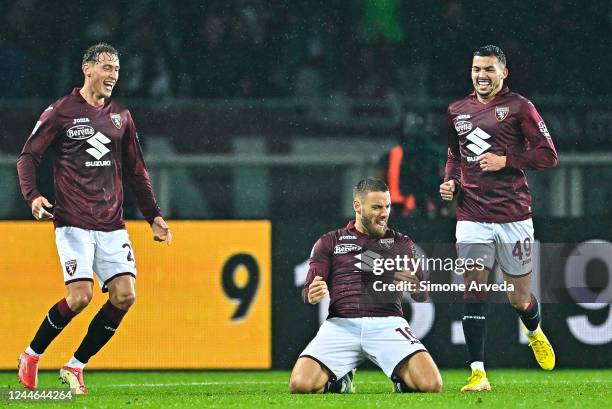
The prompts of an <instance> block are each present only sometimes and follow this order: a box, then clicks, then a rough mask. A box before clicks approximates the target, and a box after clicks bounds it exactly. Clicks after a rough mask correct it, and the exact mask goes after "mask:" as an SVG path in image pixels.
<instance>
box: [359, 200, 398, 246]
mask: <svg viewBox="0 0 612 409" xmlns="http://www.w3.org/2000/svg"><path fill="white" fill-rule="evenodd" d="M390 210H391V196H390V195H389V192H369V193H368V194H367V196H365V197H364V198H363V199H362V200H361V214H359V213H358V214H357V217H359V218H360V220H361V224H362V225H363V227H364V228H365V229H366V230H367V232H368V234H369V235H371V236H378V237H381V236H384V235H385V232H386V231H387V223H388V222H389V212H390Z"/></svg>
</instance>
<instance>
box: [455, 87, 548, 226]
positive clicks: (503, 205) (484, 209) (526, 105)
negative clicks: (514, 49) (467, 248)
mask: <svg viewBox="0 0 612 409" xmlns="http://www.w3.org/2000/svg"><path fill="white" fill-rule="evenodd" d="M447 115H448V160H447V162H446V172H445V178H444V180H449V179H453V180H455V183H456V184H457V185H458V188H459V190H458V201H457V220H469V221H476V222H489V223H508V222H515V221H520V220H525V219H528V218H530V217H531V193H530V192H529V186H528V185H527V178H526V176H525V170H540V169H546V168H549V167H553V166H555V165H556V164H557V152H556V150H555V146H554V145H553V142H552V139H551V136H550V134H549V132H548V129H547V128H546V124H545V123H544V121H543V120H542V117H540V114H539V113H538V111H537V110H536V108H535V107H534V106H533V104H532V103H531V101H529V100H528V99H526V98H525V97H523V96H521V95H519V94H516V93H514V92H510V90H509V89H508V88H507V87H504V88H503V89H502V90H501V91H500V92H499V93H498V94H497V95H496V96H495V98H494V99H493V100H492V101H490V102H489V103H487V104H484V103H482V102H480V101H479V100H478V98H477V97H476V94H475V93H474V92H472V93H471V94H470V95H469V96H468V97H467V98H464V99H462V100H459V101H456V102H454V103H452V104H451V105H449V107H448V113H447ZM487 152H491V153H493V154H495V155H501V156H506V167H505V168H503V169H501V170H499V171H496V172H484V171H482V170H481V169H480V164H479V160H478V158H479V156H480V155H482V154H484V153H487Z"/></svg>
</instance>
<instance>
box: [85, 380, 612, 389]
mask: <svg viewBox="0 0 612 409" xmlns="http://www.w3.org/2000/svg"><path fill="white" fill-rule="evenodd" d="M355 383H356V384H357V385H359V384H379V385H385V384H387V383H388V381H357V382H355ZM554 383H556V384H575V383H576V382H575V381H569V380H552V379H551V380H546V381H539V382H533V381H516V380H510V381H503V380H500V381H498V382H497V384H498V385H504V384H506V385H507V384H554ZM588 383H612V380H607V379H591V380H589V381H588ZM245 384H248V385H285V384H287V382H279V381H227V382H167V383H161V382H160V383H119V384H109V385H98V386H96V388H130V387H136V386H138V387H144V388H159V387H164V386H207V385H245Z"/></svg>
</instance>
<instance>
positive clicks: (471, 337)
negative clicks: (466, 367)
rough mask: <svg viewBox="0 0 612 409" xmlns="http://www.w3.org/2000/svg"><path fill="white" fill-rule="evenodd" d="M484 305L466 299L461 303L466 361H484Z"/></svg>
mask: <svg viewBox="0 0 612 409" xmlns="http://www.w3.org/2000/svg"><path fill="white" fill-rule="evenodd" d="M485 310H486V305H485V304H484V303H483V302H473V301H468V300H466V302H465V304H463V320H462V323H463V335H464V336H465V344H466V346H467V352H468V363H472V362H474V361H480V362H484V349H485V335H486V311H485Z"/></svg>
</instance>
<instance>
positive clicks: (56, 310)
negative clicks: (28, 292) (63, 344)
mask: <svg viewBox="0 0 612 409" xmlns="http://www.w3.org/2000/svg"><path fill="white" fill-rule="evenodd" d="M75 315H76V313H75V312H74V311H72V310H71V309H70V307H68V302H67V301H66V299H65V298H62V299H61V300H60V301H59V302H58V303H57V304H55V305H54V306H53V307H51V309H50V310H49V312H48V313H47V316H46V317H45V319H44V320H43V322H42V323H41V324H40V327H39V328H38V331H36V335H34V339H33V340H32V342H31V343H30V346H29V349H30V350H32V351H33V352H35V353H36V355H42V354H43V353H44V352H45V349H47V347H48V346H49V344H51V341H53V340H54V339H55V337H57V336H58V335H59V333H60V332H62V330H63V329H64V327H65V326H66V325H68V323H69V322H70V321H71V320H72V318H73V317H74V316H75Z"/></svg>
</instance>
